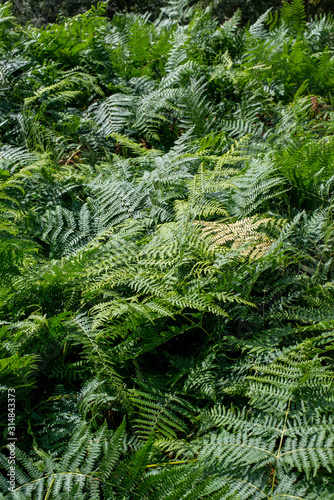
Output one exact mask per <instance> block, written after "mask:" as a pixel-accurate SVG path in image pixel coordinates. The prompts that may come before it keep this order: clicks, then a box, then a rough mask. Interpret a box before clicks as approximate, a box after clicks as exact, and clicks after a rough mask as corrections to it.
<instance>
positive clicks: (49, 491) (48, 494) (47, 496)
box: [44, 477, 56, 500]
mask: <svg viewBox="0 0 334 500" xmlns="http://www.w3.org/2000/svg"><path fill="white" fill-rule="evenodd" d="M55 479H56V478H55V477H54V478H53V479H52V481H51V484H50V486H49V487H48V491H47V492H46V495H45V497H44V500H48V498H49V496H50V493H51V488H52V485H53V483H54V482H55Z"/></svg>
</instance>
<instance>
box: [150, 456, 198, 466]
mask: <svg viewBox="0 0 334 500" xmlns="http://www.w3.org/2000/svg"><path fill="white" fill-rule="evenodd" d="M196 461H197V458H193V459H192V460H178V461H177V462H162V463H160V464H150V465H146V467H147V468H148V467H161V466H162V465H176V464H186V463H188V462H196Z"/></svg>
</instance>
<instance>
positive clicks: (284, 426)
mask: <svg viewBox="0 0 334 500" xmlns="http://www.w3.org/2000/svg"><path fill="white" fill-rule="evenodd" d="M290 405H291V398H290V399H289V404H288V408H287V411H286V413H285V419H284V425H283V429H282V435H281V439H280V443H279V447H278V451H277V455H276V464H275V470H274V474H273V480H272V483H271V493H273V492H274V488H275V479H276V470H277V460H278V458H279V456H280V453H281V449H282V446H283V438H284V433H285V429H286V423H287V421H288V415H289V411H290Z"/></svg>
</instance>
